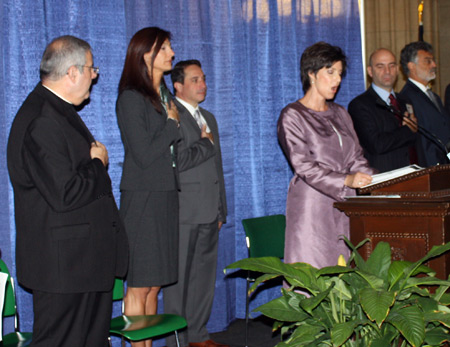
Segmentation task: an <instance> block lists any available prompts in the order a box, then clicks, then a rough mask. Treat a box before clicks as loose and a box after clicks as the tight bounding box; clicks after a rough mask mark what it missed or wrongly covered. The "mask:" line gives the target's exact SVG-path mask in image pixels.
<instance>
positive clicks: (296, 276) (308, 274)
mask: <svg viewBox="0 0 450 347" xmlns="http://www.w3.org/2000/svg"><path fill="white" fill-rule="evenodd" d="M311 268H312V266H311V265H309V264H304V263H302V264H301V266H299V265H298V264H286V263H283V262H282V261H281V260H280V259H279V258H276V257H261V258H246V259H241V260H238V261H236V262H234V263H233V264H230V265H228V266H227V267H226V268H225V269H243V270H250V271H257V272H263V273H265V274H268V275H271V274H272V275H279V276H284V277H285V279H286V280H287V281H288V282H289V283H292V284H294V285H295V286H298V287H300V288H306V289H310V287H311V283H312V282H315V272H313V271H311ZM313 273H314V275H313Z"/></svg>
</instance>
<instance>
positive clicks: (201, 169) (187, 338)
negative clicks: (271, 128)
mask: <svg viewBox="0 0 450 347" xmlns="http://www.w3.org/2000/svg"><path fill="white" fill-rule="evenodd" d="M171 77H172V83H173V86H174V93H175V96H176V100H175V104H176V106H177V108H178V112H179V116H180V131H181V141H180V142H179V144H178V161H177V163H178V170H179V172H180V193H179V200H180V241H179V270H178V283H176V284H175V285H172V286H170V287H167V288H165V290H164V311H165V312H167V313H175V314H179V315H182V316H183V317H185V318H186V320H187V324H188V328H187V330H186V331H185V332H182V333H181V334H180V340H181V345H182V346H186V345H187V343H189V346H190V347H217V346H223V347H226V345H222V344H219V343H217V342H215V341H213V340H211V339H210V337H209V334H208V331H207V329H206V323H207V322H208V319H209V316H210V314H211V309H212V304H213V299H214V289H215V281H216V266H217V247H218V241H219V230H220V228H221V227H222V224H223V223H225V221H226V214H227V206H226V199H225V185H224V177H223V169H222V155H221V151H220V141H219V130H218V127H217V122H216V119H215V118H214V116H213V115H212V114H211V113H210V112H208V111H206V110H205V109H203V108H200V107H199V104H200V103H201V102H203V100H205V97H206V89H207V88H206V81H205V74H204V73H203V71H202V68H201V64H200V62H199V61H198V60H187V61H181V62H179V63H177V64H176V65H175V67H174V69H173V70H172V76H171ZM167 344H168V346H175V344H174V341H173V339H170V338H169V339H167Z"/></svg>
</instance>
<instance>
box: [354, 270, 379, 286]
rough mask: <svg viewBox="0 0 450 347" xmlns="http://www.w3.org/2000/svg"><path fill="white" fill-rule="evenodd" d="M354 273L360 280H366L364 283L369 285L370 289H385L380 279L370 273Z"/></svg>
mask: <svg viewBox="0 0 450 347" xmlns="http://www.w3.org/2000/svg"><path fill="white" fill-rule="evenodd" d="M356 273H357V274H358V275H359V276H361V277H362V278H364V280H366V282H367V283H368V284H369V285H370V287H372V288H374V289H382V288H385V284H386V282H385V281H383V279H382V278H380V277H377V276H375V275H372V274H371V273H368V272H366V271H356ZM386 289H387V288H386Z"/></svg>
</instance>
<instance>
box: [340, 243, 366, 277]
mask: <svg viewBox="0 0 450 347" xmlns="http://www.w3.org/2000/svg"><path fill="white" fill-rule="evenodd" d="M344 241H345V243H346V244H347V246H348V247H349V248H350V249H351V250H352V254H351V255H350V258H349V259H348V263H349V264H350V263H351V262H352V261H354V262H355V264H356V267H357V268H358V269H360V270H363V271H366V270H367V269H366V267H367V265H366V262H365V261H364V259H363V257H362V256H361V254H359V252H358V248H360V247H361V246H363V245H364V244H365V243H366V242H370V239H365V240H363V241H361V242H360V243H358V245H357V246H356V247H355V246H353V244H352V243H351V242H350V240H349V239H348V238H347V237H345V236H344Z"/></svg>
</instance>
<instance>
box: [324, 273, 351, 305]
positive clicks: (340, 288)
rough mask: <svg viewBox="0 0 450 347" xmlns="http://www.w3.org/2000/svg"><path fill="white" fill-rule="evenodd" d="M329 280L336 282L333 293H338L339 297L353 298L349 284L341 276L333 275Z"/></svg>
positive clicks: (343, 298)
mask: <svg viewBox="0 0 450 347" xmlns="http://www.w3.org/2000/svg"><path fill="white" fill-rule="evenodd" d="M329 282H334V283H335V286H334V288H333V293H335V294H336V297H337V298H338V299H342V300H352V294H351V292H350V290H349V288H348V285H347V284H346V283H345V282H344V281H343V280H342V279H341V278H339V277H332V278H331V279H329Z"/></svg>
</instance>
